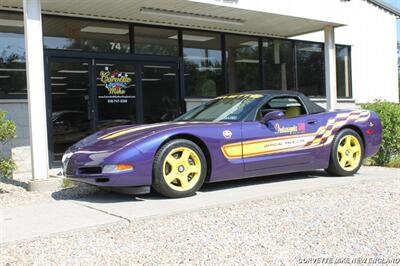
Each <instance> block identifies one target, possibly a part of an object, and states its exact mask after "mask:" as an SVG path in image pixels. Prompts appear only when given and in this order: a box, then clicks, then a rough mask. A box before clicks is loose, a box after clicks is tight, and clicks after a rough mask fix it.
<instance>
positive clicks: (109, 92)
mask: <svg viewBox="0 0 400 266" xmlns="http://www.w3.org/2000/svg"><path fill="white" fill-rule="evenodd" d="M99 79H100V82H101V83H102V84H104V88H105V89H106V91H105V93H103V95H99V98H100V99H107V103H127V102H128V99H129V98H134V97H135V96H130V95H129V93H128V91H127V90H128V89H129V86H130V84H131V82H132V78H130V77H129V76H128V73H124V72H119V71H118V70H116V69H115V70H112V71H110V69H109V68H108V67H105V70H104V71H100V77H99Z"/></svg>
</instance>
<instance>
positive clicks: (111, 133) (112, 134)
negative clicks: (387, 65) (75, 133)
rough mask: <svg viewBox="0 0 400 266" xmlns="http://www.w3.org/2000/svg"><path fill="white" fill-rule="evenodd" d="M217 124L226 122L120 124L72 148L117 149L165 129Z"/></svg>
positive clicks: (85, 139) (89, 137) (87, 138)
mask: <svg viewBox="0 0 400 266" xmlns="http://www.w3.org/2000/svg"><path fill="white" fill-rule="evenodd" d="M216 124H226V122H167V123H156V124H147V125H128V126H118V127H112V128H108V129H104V130H101V131H98V132H96V133H94V134H92V135H90V136H88V137H86V138H84V139H82V140H81V141H79V142H78V143H76V144H75V145H73V146H72V147H71V150H79V149H88V150H90V148H93V149H96V150H97V149H98V148H99V147H102V148H105V147H110V148H112V149H114V150H115V148H118V147H124V146H126V145H127V144H129V143H131V142H133V141H136V140H139V139H142V138H146V137H148V136H151V135H153V134H155V133H158V132H160V131H164V130H170V129H173V128H179V127H193V126H211V125H216Z"/></svg>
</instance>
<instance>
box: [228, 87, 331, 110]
mask: <svg viewBox="0 0 400 266" xmlns="http://www.w3.org/2000/svg"><path fill="white" fill-rule="evenodd" d="M235 94H238V95H240V94H262V95H264V96H265V97H268V98H269V97H275V96H296V97H299V98H300V99H301V100H302V101H303V103H304V104H305V105H306V107H307V110H308V112H309V113H310V114H317V113H322V112H326V110H325V108H323V107H321V106H319V105H318V104H316V103H314V102H313V101H311V100H310V99H309V98H308V97H307V96H305V95H304V94H303V93H301V92H297V91H290V90H285V91H283V90H258V91H243V92H239V93H235Z"/></svg>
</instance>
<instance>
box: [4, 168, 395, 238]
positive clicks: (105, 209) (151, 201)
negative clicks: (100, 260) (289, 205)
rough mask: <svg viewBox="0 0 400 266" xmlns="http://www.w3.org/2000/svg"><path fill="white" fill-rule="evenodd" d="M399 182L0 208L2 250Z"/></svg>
mask: <svg viewBox="0 0 400 266" xmlns="http://www.w3.org/2000/svg"><path fill="white" fill-rule="evenodd" d="M389 177H399V178H400V169H390V168H379V167H364V168H362V169H361V170H360V172H359V174H357V175H356V176H353V177H339V178H337V177H330V176H327V175H326V174H325V172H322V171H314V172H307V173H297V174H289V175H279V176H271V177H261V178H252V179H247V180H237V181H229V182H221V183H215V184H206V185H205V186H204V188H203V189H202V190H201V191H200V192H198V193H197V195H195V196H193V197H190V198H183V199H165V198H162V197H160V196H158V195H156V194H149V195H143V196H140V197H133V196H130V195H122V194H116V193H111V192H105V191H104V192H103V191H101V192H98V193H95V194H93V195H91V196H88V197H85V198H80V199H79V200H58V201H51V202H46V203H36V204H30V205H24V206H17V207H10V208H1V207H0V233H1V237H0V244H5V243H8V242H14V241H22V240H29V239H33V238H36V237H45V236H49V235H51V234H55V233H61V232H67V231H71V230H80V229H84V228H87V227H94V226H101V225H107V224H111V223H118V222H123V223H130V222H132V221H135V220H140V219H144V218H148V217H156V216H166V215H172V214H177V213H183V212H189V211H195V210H200V209H208V208H213V207H217V206H223V205H229V204H233V203H237V202H240V201H248V200H254V199H261V198H265V197H269V196H273V195H277V194H282V193H291V192H295V191H303V190H304V191H307V190H316V189H321V188H325V187H329V186H336V185H343V184H347V183H354V182H363V181H369V180H381V179H382V178H389Z"/></svg>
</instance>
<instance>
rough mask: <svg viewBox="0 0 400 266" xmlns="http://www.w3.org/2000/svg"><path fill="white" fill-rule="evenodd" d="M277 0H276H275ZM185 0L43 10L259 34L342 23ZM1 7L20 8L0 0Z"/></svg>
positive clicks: (50, 1)
mask: <svg viewBox="0 0 400 266" xmlns="http://www.w3.org/2000/svg"><path fill="white" fill-rule="evenodd" d="M259 2H261V1H259ZM275 2H278V1H275ZM215 3H216V4H211V3H205V2H199V1H188V0H168V1H166V0H129V1H127V0H112V1H110V0H84V1H83V0H68V1H62V0H42V10H43V13H44V14H56V15H66V16H73V17H85V18H98V19H103V20H104V19H105V20H113V21H128V22H138V23H144V24H152V25H167V26H173V27H183V28H191V29H205V30H214V31H222V32H234V33H243V34H251V35H260V36H276V37H284V38H286V37H292V36H296V35H301V34H305V33H309V32H315V31H320V30H322V29H323V28H324V26H326V25H331V26H334V27H337V26H342V25H343V24H342V23H338V22H334V21H323V20H318V19H315V18H307V17H305V16H304V17H300V16H293V15H284V14H282V13H281V14H277V13H272V12H271V13H269V12H261V11H256V10H249V9H244V8H237V7H234V6H229V5H222V4H218V1H217V2H215ZM0 9H6V10H22V1H16V0H1V1H0Z"/></svg>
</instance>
